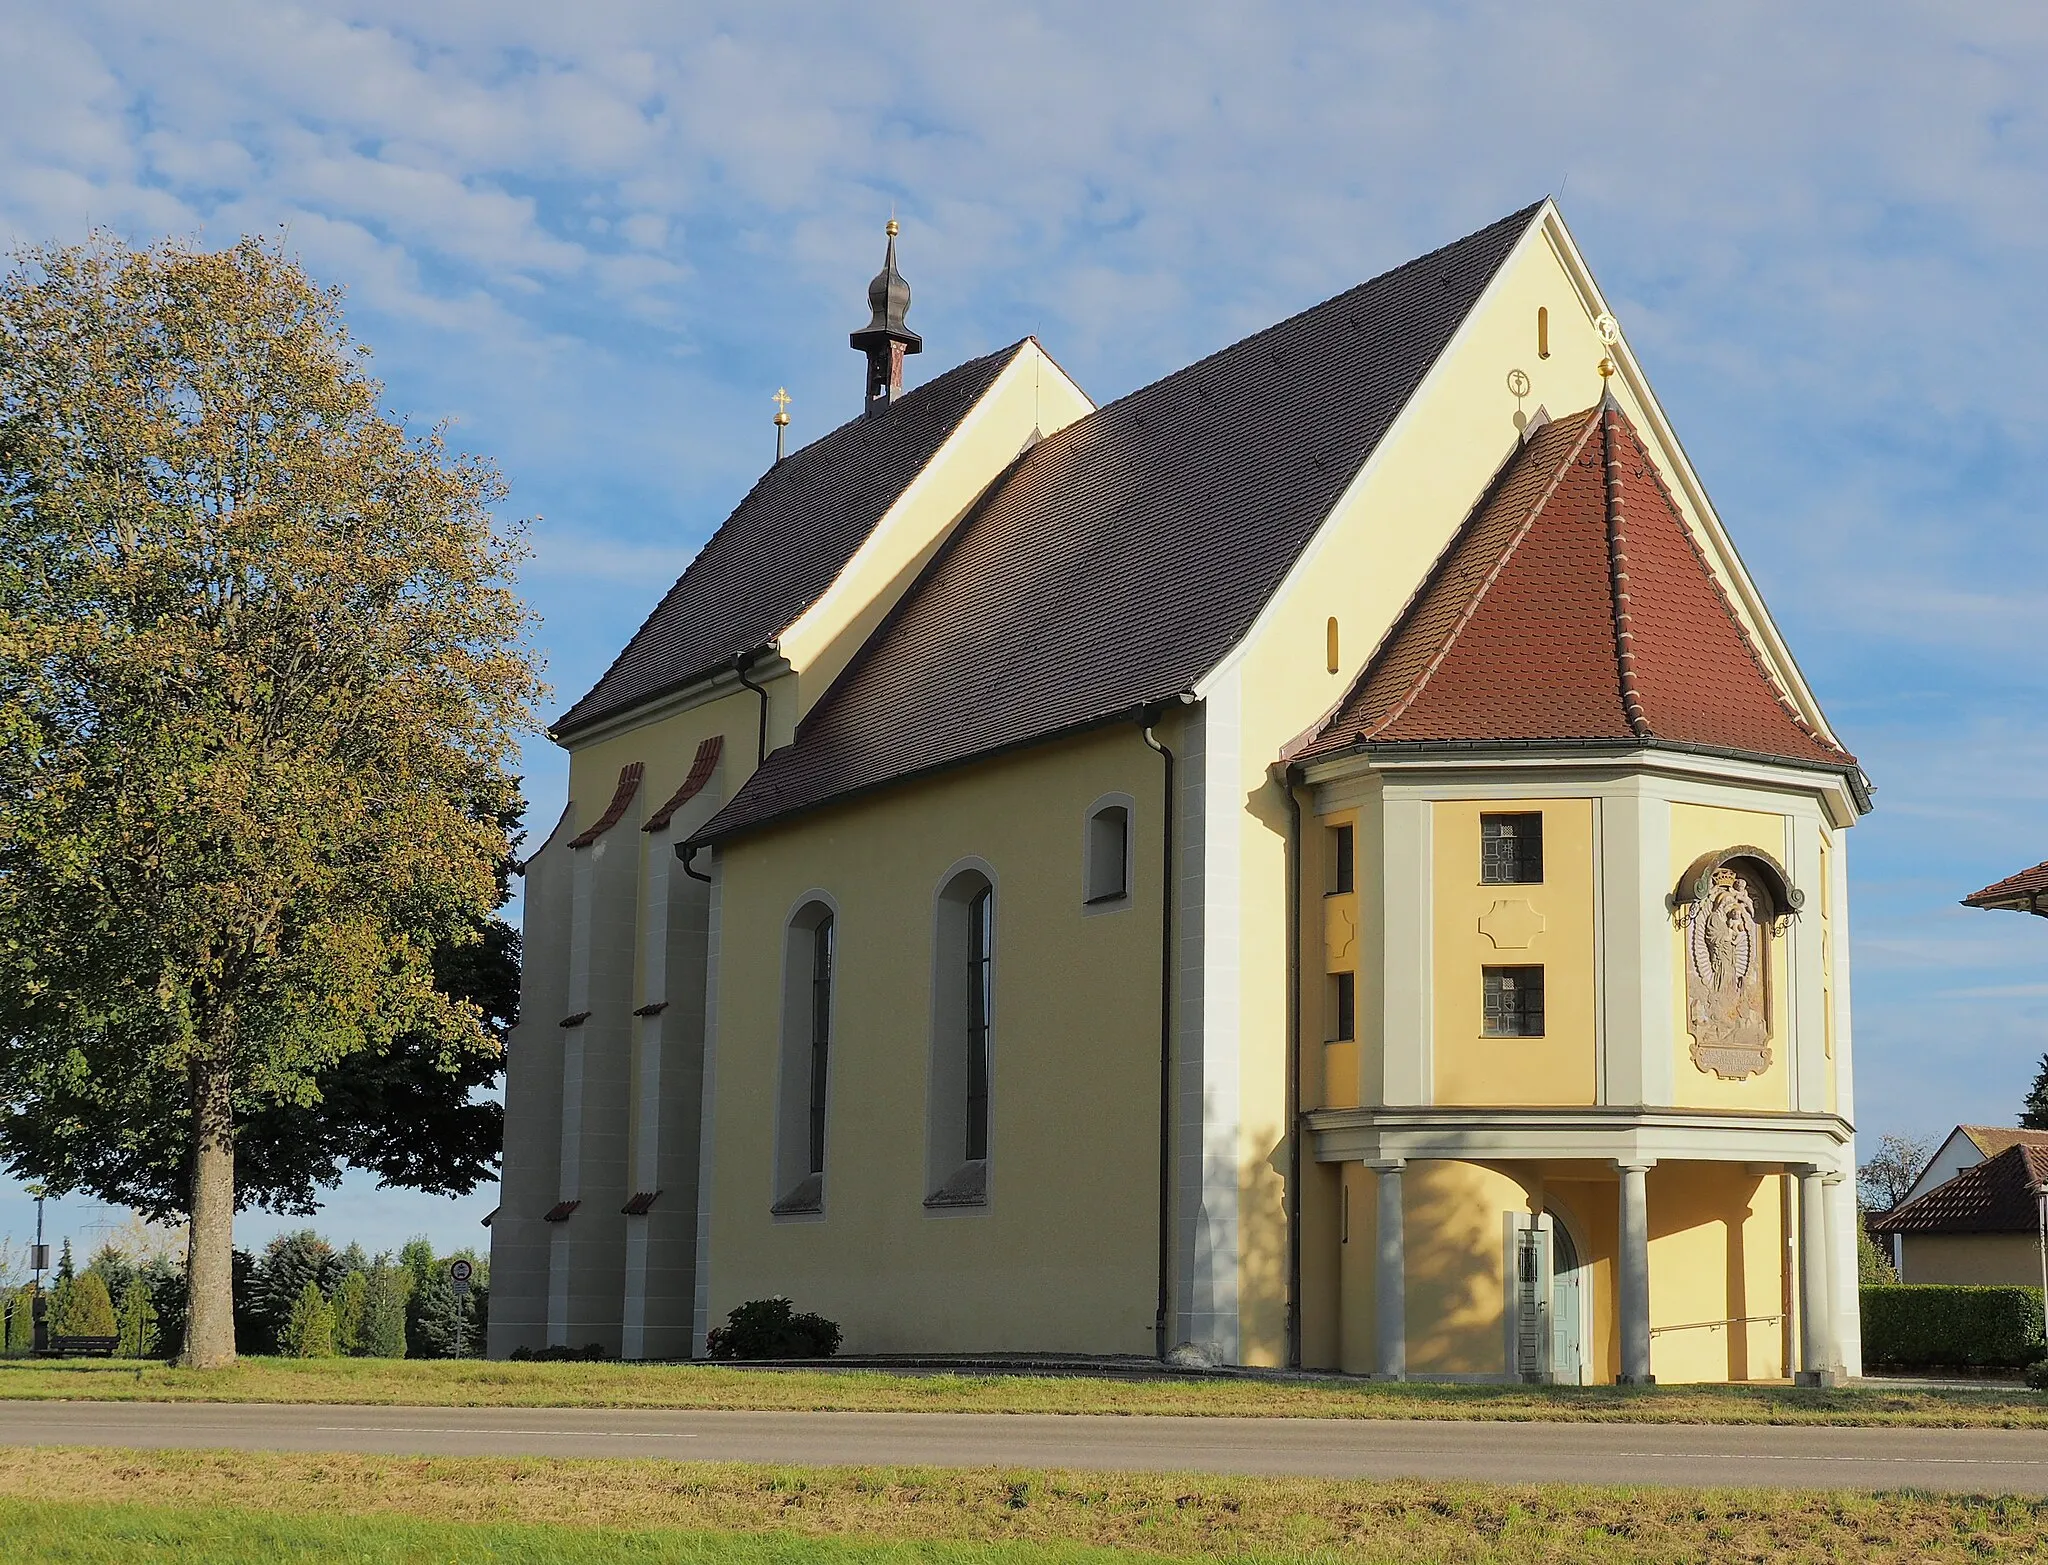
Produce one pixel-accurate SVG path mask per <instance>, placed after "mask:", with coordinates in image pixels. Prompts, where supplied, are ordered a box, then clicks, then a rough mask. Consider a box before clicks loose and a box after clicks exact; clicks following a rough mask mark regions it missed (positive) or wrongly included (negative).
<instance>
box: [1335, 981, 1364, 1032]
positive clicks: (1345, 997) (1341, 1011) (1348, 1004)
mask: <svg viewBox="0 0 2048 1565" xmlns="http://www.w3.org/2000/svg"><path fill="white" fill-rule="evenodd" d="M1357 1036H1358V976H1357V975H1356V974H1355V973H1332V974H1331V975H1330V1038H1331V1041H1332V1042H1335V1043H1349V1042H1350V1041H1351V1040H1352V1039H1353V1038H1356V1037H1357Z"/></svg>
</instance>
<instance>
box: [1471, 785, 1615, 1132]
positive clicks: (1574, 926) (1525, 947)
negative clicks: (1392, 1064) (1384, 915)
mask: <svg viewBox="0 0 2048 1565" xmlns="http://www.w3.org/2000/svg"><path fill="white" fill-rule="evenodd" d="M1432 811H1433V814H1434V815H1435V820H1434V821H1433V823H1432V840H1433V843H1434V846H1435V850H1436V852H1435V861H1436V863H1435V868H1436V884H1435V887H1434V889H1433V896H1432V905H1433V907H1434V909H1435V913H1436V932H1435V935H1436V996H1435V1004H1434V1005H1433V1007H1432V1015H1433V1016H1434V1018H1435V1021H1436V1040H1435V1050H1434V1054H1435V1071H1434V1076H1435V1085H1436V1094H1435V1101H1437V1102H1438V1103H1471V1104H1487V1103H1495V1104H1505V1103H1517V1104H1535V1103H1559V1104H1562V1103H1591V1102H1592V1101H1593V1096H1594V1092H1593V1085H1594V1084H1593V1076H1594V1066H1595V1063H1596V1058H1595V1057H1596V1054H1597V1051H1598V1047H1599V1045H1598V1040H1597V1039H1596V1037H1595V1011H1596V1005H1595V993H1594V969H1593V877H1594V858H1593V801H1592V800H1590V799H1547V800H1529V799H1510V800H1498V799H1496V800H1474V801H1471V802H1466V801H1463V800H1459V801H1456V802H1450V801H1446V802H1444V803H1440V804H1437V805H1434V806H1433V807H1432ZM1488 814H1537V815H1540V816H1541V817H1542V819H1543V879H1542V880H1541V881H1540V882H1537V883H1534V884H1529V885H1492V886H1490V885H1486V884H1483V883H1482V882H1481V880H1480V878H1479V821H1480V817H1481V816H1482V815H1488ZM1523 965H1530V966H1536V967H1540V968H1542V969H1543V986H1544V987H1543V1004H1544V1030H1543V1035H1542V1036H1541V1037H1538V1038H1489V1037H1487V1036H1486V1035H1485V1029H1484V1026H1483V1024H1482V1022H1483V1019H1482V1017H1481V1014H1480V1013H1481V1010H1482V1005H1481V1001H1482V997H1483V984H1482V977H1481V975H1482V973H1483V972H1484V970H1485V969H1486V968H1487V967H1495V966H1502V967H1513V966H1523Z"/></svg>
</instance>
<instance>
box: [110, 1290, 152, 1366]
mask: <svg viewBox="0 0 2048 1565" xmlns="http://www.w3.org/2000/svg"><path fill="white" fill-rule="evenodd" d="M115 1315H116V1318H117V1319H118V1321H119V1322H120V1333H121V1345H120V1347H119V1348H118V1349H117V1350H116V1351H117V1352H119V1353H120V1355H121V1357H122V1358H124V1359H146V1358H153V1357H155V1355H156V1353H157V1350H158V1347H159V1345H160V1339H159V1337H158V1335H157V1320H156V1306H155V1304H153V1303H151V1302H150V1297H149V1284H148V1282H147V1281H146V1280H144V1278H143V1277H142V1275H141V1274H140V1273H137V1274H136V1275H135V1276H133V1277H131V1278H130V1279H129V1281H128V1285H127V1287H125V1288H124V1289H122V1291H121V1304H120V1308H119V1309H118V1310H116V1311H115Z"/></svg>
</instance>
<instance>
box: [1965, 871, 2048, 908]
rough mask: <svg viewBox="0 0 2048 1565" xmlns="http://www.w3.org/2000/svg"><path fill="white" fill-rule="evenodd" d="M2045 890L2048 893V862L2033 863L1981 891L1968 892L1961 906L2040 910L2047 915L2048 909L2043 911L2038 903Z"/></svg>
mask: <svg viewBox="0 0 2048 1565" xmlns="http://www.w3.org/2000/svg"><path fill="white" fill-rule="evenodd" d="M2044 894H2048V864H2036V865H2035V866H2034V867H2033V868H2032V869H2023V870H2021V871H2020V872H2019V873H2018V874H2017V875H2008V876H2006V877H2005V879H2003V880H2001V881H1998V882H1996V883H1994V884H1992V885H1989V886H1986V887H1985V888H1984V889H1983V890H1982V891H1973V892H1971V893H1970V894H1969V895H1968V896H1967V897H1964V898H1963V906H1964V907H1985V908H2011V909H2013V910H2014V911H2016V912H2021V913H2040V914H2041V915H2042V916H2043V917H2044V918H2048V911H2044V910H2043V909H2042V907H2041V903H2040V899H2041V897H2042V896H2043V895H2044Z"/></svg>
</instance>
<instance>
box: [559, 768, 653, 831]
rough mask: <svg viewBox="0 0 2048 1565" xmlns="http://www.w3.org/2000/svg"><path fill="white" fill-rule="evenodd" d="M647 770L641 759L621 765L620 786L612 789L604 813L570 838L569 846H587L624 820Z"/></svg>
mask: <svg viewBox="0 0 2048 1565" xmlns="http://www.w3.org/2000/svg"><path fill="white" fill-rule="evenodd" d="M646 770H647V767H646V764H645V763H644V762H641V761H629V762H628V763H627V764H626V765H624V766H622V767H620V768H619V782H618V786H617V787H615V788H614V789H612V802H611V803H610V804H607V805H606V806H605V807H604V814H602V815H600V816H598V818H597V819H596V820H595V821H593V822H591V824H590V826H589V828H588V829H587V830H585V831H583V832H581V833H579V834H578V835H576V836H574V837H571V838H570V839H569V846H570V847H572V848H587V847H589V846H590V845H591V844H592V843H593V842H595V841H597V839H598V838H599V837H602V836H603V835H604V834H605V833H606V832H608V831H610V830H611V829H612V828H613V827H614V826H616V825H618V823H619V822H620V821H622V820H624V819H625V818H626V811H627V809H628V808H629V807H630V806H631V805H632V803H633V795H634V794H636V793H638V792H639V791H640V778H641V777H642V775H643V774H644V773H645V772H646Z"/></svg>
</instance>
